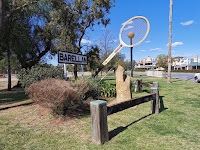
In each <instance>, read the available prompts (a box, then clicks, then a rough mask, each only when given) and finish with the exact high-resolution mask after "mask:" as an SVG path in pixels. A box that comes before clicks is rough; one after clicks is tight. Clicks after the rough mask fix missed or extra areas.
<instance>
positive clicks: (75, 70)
mask: <svg viewBox="0 0 200 150" xmlns="http://www.w3.org/2000/svg"><path fill="white" fill-rule="evenodd" d="M74 78H75V80H77V78H78V75H77V65H76V64H74Z"/></svg>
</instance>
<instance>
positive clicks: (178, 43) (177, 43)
mask: <svg viewBox="0 0 200 150" xmlns="http://www.w3.org/2000/svg"><path fill="white" fill-rule="evenodd" d="M168 45H169V43H168V44H167V45H166V46H168ZM178 45H183V42H174V43H172V47H175V46H178Z"/></svg>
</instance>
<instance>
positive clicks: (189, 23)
mask: <svg viewBox="0 0 200 150" xmlns="http://www.w3.org/2000/svg"><path fill="white" fill-rule="evenodd" d="M193 23H194V20H190V21H186V22H181V23H180V24H181V25H182V26H188V25H191V24H193Z"/></svg>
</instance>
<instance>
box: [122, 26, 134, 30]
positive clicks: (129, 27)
mask: <svg viewBox="0 0 200 150" xmlns="http://www.w3.org/2000/svg"><path fill="white" fill-rule="evenodd" d="M133 27H134V26H128V27H126V28H124V30H128V29H131V28H133Z"/></svg>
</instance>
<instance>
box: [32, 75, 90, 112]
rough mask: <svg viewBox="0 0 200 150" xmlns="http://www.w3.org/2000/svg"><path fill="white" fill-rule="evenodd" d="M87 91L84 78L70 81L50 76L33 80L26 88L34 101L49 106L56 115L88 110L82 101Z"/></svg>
mask: <svg viewBox="0 0 200 150" xmlns="http://www.w3.org/2000/svg"><path fill="white" fill-rule="evenodd" d="M88 91H89V87H88V82H87V81H86V80H78V81H76V82H71V81H65V80H60V79H52V78H49V79H45V80H41V81H37V82H34V83H33V84H31V86H30V87H29V88H28V92H29V96H30V98H31V99H32V100H33V101H34V102H35V103H37V104H39V105H41V106H43V107H45V108H50V109H51V110H52V112H53V114H57V115H66V114H70V113H72V112H73V111H80V112H82V111H85V110H88V108H89V107H88V105H86V104H85V103H84V101H83V100H84V98H85V94H86V93H87V92H88Z"/></svg>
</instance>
